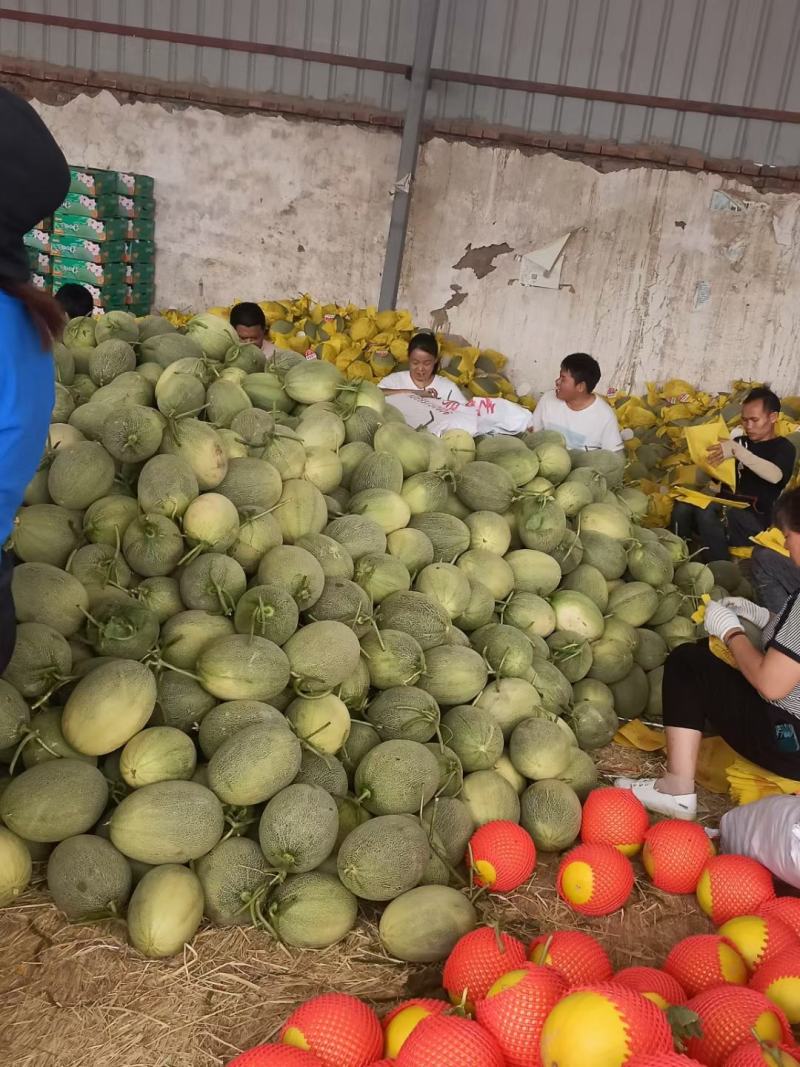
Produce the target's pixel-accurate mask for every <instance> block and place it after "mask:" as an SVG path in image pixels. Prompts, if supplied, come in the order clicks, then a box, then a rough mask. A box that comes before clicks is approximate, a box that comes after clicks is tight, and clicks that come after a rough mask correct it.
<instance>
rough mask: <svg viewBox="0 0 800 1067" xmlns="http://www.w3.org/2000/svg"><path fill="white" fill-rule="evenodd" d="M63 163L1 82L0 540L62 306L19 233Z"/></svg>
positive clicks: (5, 647)
mask: <svg viewBox="0 0 800 1067" xmlns="http://www.w3.org/2000/svg"><path fill="white" fill-rule="evenodd" d="M68 189H69V167H68V166H67V162H66V160H65V159H64V155H63V153H62V152H61V149H60V148H59V147H58V145H57V144H56V142H55V140H54V139H53V137H52V135H51V133H50V131H49V130H48V129H47V127H46V126H45V124H44V123H43V122H42V120H41V119H40V118H39V116H38V115H37V114H36V112H35V111H34V110H33V108H32V107H31V106H30V104H28V103H26V102H25V101H24V100H21V99H20V98H19V97H17V96H14V94H13V93H10V92H8V91H7V90H5V89H0V545H5V544H6V542H7V541H8V538H9V537H10V535H11V532H12V529H13V526H14V516H15V515H16V512H17V509H18V508H19V506H20V504H21V503H22V497H23V494H24V492H25V487H26V486H27V484H28V482H29V481H30V480H31V478H32V477H33V475H34V474H35V473H36V468H37V466H38V464H39V460H40V459H41V456H42V452H43V451H44V447H45V443H46V441H47V429H48V426H49V423H50V412H51V411H52V408H53V401H54V393H55V386H54V372H53V358H52V345H53V340H54V339H55V338H56V337H58V336H59V334H60V332H61V330H62V329H63V326H64V321H65V320H64V312H63V310H62V309H61V308H60V307H59V305H58V304H57V303H56V302H55V300H53V298H52V297H51V296H49V295H48V294H47V293H44V292H42V291H41V290H39V289H35V288H34V286H33V285H32V284H31V281H30V272H29V270H28V257H27V254H26V252H25V246H24V244H23V240H22V238H23V235H24V234H25V233H26V232H27V231H28V230H30V229H32V228H33V227H34V226H35V225H36V224H37V222H39V221H40V220H41V219H43V218H44V217H45V216H46V215H50V214H51V213H52V212H53V211H55V209H56V208H57V207H58V206H59V204H60V203H61V202H62V201H63V199H64V197H65V196H66V195H67V190H68ZM13 565H14V557H13V554H12V553H11V552H10V551H8V550H7V549H4V550H3V552H2V557H1V558H0V672H2V671H4V670H5V668H6V666H7V664H8V661H9V660H10V658H11V655H12V653H13V651H14V641H15V638H16V623H15V621H14V602H13V599H12V596H11V573H12V569H13Z"/></svg>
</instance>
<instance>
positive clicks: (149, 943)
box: [128, 863, 204, 959]
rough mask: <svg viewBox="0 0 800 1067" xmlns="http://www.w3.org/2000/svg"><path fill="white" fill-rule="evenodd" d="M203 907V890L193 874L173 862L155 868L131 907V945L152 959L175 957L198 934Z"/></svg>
mask: <svg viewBox="0 0 800 1067" xmlns="http://www.w3.org/2000/svg"><path fill="white" fill-rule="evenodd" d="M203 905H204V898H203V887H202V885H201V884H200V880H199V878H198V877H197V875H196V874H194V872H192V871H190V870H189V869H188V868H187V867H181V866H178V865H177V864H174V863H166V864H164V865H163V866H159V867H154V868H153V870H151V871H148V872H147V873H146V874H145V875H144V877H143V878H142V880H141V881H140V882H139V884H138V885H137V886H136V888H135V889H134V891H133V896H132V897H131V901H130V904H129V906H128V936H129V937H130V941H131V944H132V945H133V947H134V948H135V949H138V951H139V952H141V953H142V955H144V956H148V957H150V958H151V959H163V958H165V957H167V956H174V955H175V954H176V953H178V952H180V951H181V950H182V949H183V946H184V945H185V944H187V942H189V941H191V940H192V938H193V937H194V935H195V934H196V933H197V929H198V927H199V926H200V922H201V921H202V918H203Z"/></svg>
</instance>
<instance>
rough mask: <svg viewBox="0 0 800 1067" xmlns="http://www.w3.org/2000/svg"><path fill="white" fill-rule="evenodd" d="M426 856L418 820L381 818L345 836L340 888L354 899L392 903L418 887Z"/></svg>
mask: <svg viewBox="0 0 800 1067" xmlns="http://www.w3.org/2000/svg"><path fill="white" fill-rule="evenodd" d="M428 856H429V846H428V838H427V835H426V833H425V831H424V830H423V828H422V827H421V826H420V824H419V821H418V820H416V819H410V818H407V817H406V816H404V815H382V816H378V817H377V818H374V819H370V820H369V822H366V823H363V824H362V825H361V826H357V827H356V828H355V829H354V830H352V831H351V832H350V833H349V834H348V835H347V837H346V838H345V839H344V841H343V842H342V844H341V847H340V848H339V853H338V856H337V870H338V873H339V879H340V881H341V882H342V884H343V885H344V886H345V887H346V888H347V889H349V890H350V892H351V893H354V894H355V895H356V896H357V897H361V898H362V899H364V900H374V901H384V900H394V899H395V897H399V896H400V894H401V893H405V892H407V891H408V890H409V889H413V888H414V886H415V885H417V884H418V883H419V880H420V879H421V878H422V875H423V874H424V872H425V868H426V866H427V864H428Z"/></svg>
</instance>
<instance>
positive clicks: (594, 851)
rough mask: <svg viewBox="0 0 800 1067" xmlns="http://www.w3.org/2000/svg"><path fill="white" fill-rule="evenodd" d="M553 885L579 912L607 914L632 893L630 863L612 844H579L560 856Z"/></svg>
mask: <svg viewBox="0 0 800 1067" xmlns="http://www.w3.org/2000/svg"><path fill="white" fill-rule="evenodd" d="M556 886H557V889H558V895H559V896H560V897H561V899H562V900H565V901H566V902H567V903H568V904H569V905H570V906H571V907H572V908H574V909H575V911H577V912H580V913H581V915H609V914H610V913H611V912H612V911H616V910H617V908H621V907H622V905H623V904H624V903H625V901H626V900H627V899H628V897H629V896H630V895H631V890H632V889H633V867H631V861H630V860H629V859H628V858H627V857H626V856H623V855H622V853H621V852H618V851H617V850H616V849H615V848H614V847H613V846H612V845H578V846H577V848H573V849H572V850H571V851H570V852H568V853H567V854H566V856H564V858H563V859H562V860H561V863H560V864H559V868H558V875H557V878H556Z"/></svg>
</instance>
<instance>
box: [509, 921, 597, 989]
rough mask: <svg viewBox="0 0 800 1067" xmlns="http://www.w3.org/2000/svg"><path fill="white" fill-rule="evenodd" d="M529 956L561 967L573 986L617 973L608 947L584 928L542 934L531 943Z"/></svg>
mask: <svg viewBox="0 0 800 1067" xmlns="http://www.w3.org/2000/svg"><path fill="white" fill-rule="evenodd" d="M528 958H529V959H530V960H531V962H532V963H541V964H543V965H544V966H546V967H554V968H555V969H556V970H557V971H560V972H561V974H562V975H563V976H564V978H566V980H567V984H568V985H569V987H570V988H572V987H573V986H579V985H596V984H597V983H599V982H607V981H608V980H609V979H610V978H611V976H612V975H613V973H614V968H613V967H612V966H611V960H610V959H609V958H608V953H607V952H606V950H605V949H604V948H603V946H602V945H601V944H600V942H599V941H597V940H596V939H595V938H594V937H592V936H591V934H585V933H584V932H583V931H582V930H556V931H555V933H552V934H540V935H539V937H535V938H534V939H533V941H531V943H530V945H529V946H528Z"/></svg>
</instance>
